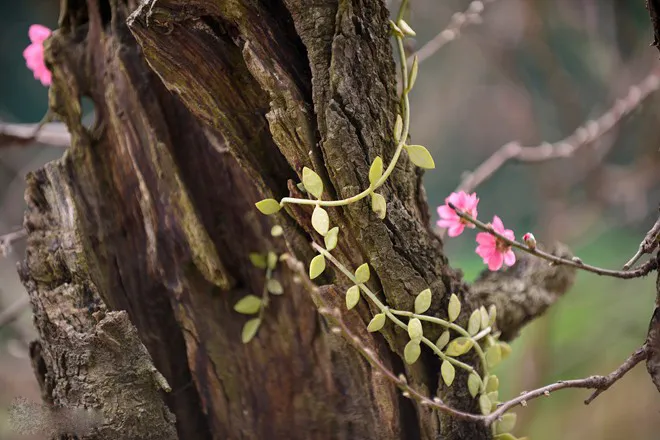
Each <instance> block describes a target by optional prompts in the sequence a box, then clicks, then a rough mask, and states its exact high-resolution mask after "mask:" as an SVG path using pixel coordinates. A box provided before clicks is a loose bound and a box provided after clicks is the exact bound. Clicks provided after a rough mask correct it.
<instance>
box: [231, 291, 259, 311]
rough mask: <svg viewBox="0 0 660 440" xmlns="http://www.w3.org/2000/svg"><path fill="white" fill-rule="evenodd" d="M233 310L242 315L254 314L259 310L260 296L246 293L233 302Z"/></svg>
mask: <svg viewBox="0 0 660 440" xmlns="http://www.w3.org/2000/svg"><path fill="white" fill-rule="evenodd" d="M234 310H235V311H237V312H238V313H242V314H244V315H254V314H255V313H258V312H259V310H261V298H259V297H258V296H254V295H246V296H244V297H243V298H241V299H240V300H239V301H238V302H237V303H236V304H234Z"/></svg>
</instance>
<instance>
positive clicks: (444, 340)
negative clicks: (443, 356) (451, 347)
mask: <svg viewBox="0 0 660 440" xmlns="http://www.w3.org/2000/svg"><path fill="white" fill-rule="evenodd" d="M449 338H450V334H449V330H445V331H444V332H442V334H441V335H440V337H439V338H438V340H437V341H436V342H435V346H436V347H438V349H440V350H442V349H443V348H445V346H446V345H447V344H449Z"/></svg>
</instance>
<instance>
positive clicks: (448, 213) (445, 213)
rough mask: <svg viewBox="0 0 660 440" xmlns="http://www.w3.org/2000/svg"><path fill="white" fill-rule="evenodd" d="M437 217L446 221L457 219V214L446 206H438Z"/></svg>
mask: <svg viewBox="0 0 660 440" xmlns="http://www.w3.org/2000/svg"><path fill="white" fill-rule="evenodd" d="M438 215H439V216H440V217H442V218H447V219H450V218H456V219H458V218H459V217H458V214H456V211H454V210H453V209H451V208H450V207H449V206H447V205H442V206H438Z"/></svg>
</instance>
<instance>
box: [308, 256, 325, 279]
mask: <svg viewBox="0 0 660 440" xmlns="http://www.w3.org/2000/svg"><path fill="white" fill-rule="evenodd" d="M324 270H325V257H324V256H323V255H317V256H316V257H314V258H312V261H311V262H310V263H309V279H310V280H313V279H314V278H316V277H317V276H319V275H321V274H322V273H323V271H324Z"/></svg>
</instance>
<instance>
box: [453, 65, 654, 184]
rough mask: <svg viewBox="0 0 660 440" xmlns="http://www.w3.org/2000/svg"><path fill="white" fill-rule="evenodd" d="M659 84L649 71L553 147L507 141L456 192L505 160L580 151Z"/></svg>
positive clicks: (489, 173)
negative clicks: (620, 95) (525, 145)
mask: <svg viewBox="0 0 660 440" xmlns="http://www.w3.org/2000/svg"><path fill="white" fill-rule="evenodd" d="M659 85H660V68H658V67H655V68H654V69H653V71H652V72H651V73H650V74H649V75H648V76H647V77H646V78H644V79H643V80H642V81H641V82H640V83H639V84H637V85H634V86H632V87H630V89H629V90H628V93H627V95H626V96H625V97H623V98H622V99H619V100H618V101H616V103H615V104H614V105H613V106H612V107H611V108H610V109H609V110H608V111H606V112H605V113H604V114H603V115H601V116H600V117H599V118H598V119H596V120H593V121H588V122H586V123H585V124H584V125H582V126H580V127H578V129H577V130H575V132H573V134H571V135H570V136H568V137H567V138H565V139H562V140H560V141H559V142H555V143H554V144H551V143H548V142H544V143H542V144H541V145H538V146H535V147H524V146H522V145H520V144H519V143H518V142H509V143H507V144H505V145H503V146H502V147H500V148H499V149H498V150H497V151H496V152H495V153H493V155H492V156H490V157H489V158H488V159H486V161H485V162H483V163H482V164H481V165H479V167H477V169H476V170H474V171H473V172H471V173H469V174H467V175H466V176H465V177H464V178H463V180H462V182H461V183H460V185H458V188H457V189H456V190H457V191H465V192H470V191H473V190H474V189H475V188H476V187H477V186H479V185H480V184H482V183H483V182H484V181H485V180H487V179H488V178H490V177H491V176H492V175H493V174H494V173H495V172H496V171H497V170H498V169H500V167H502V165H504V164H505V163H506V162H507V161H509V160H514V159H515V160H517V161H519V162H542V161H546V160H551V159H561V158H568V157H571V156H573V155H574V154H575V152H576V151H578V150H579V149H580V148H582V147H584V146H585V145H589V144H591V143H592V142H594V141H596V140H597V139H599V138H600V137H602V136H603V135H605V134H606V133H607V132H609V131H610V130H611V129H612V128H613V127H615V126H616V124H617V123H619V122H620V121H621V120H622V119H623V117H624V116H626V115H628V114H629V113H630V112H632V111H633V110H635V109H636V108H637V107H638V106H639V105H640V104H641V103H642V101H644V99H646V98H647V97H648V96H649V95H650V94H651V93H653V92H655V91H656V90H657V89H658V86H659Z"/></svg>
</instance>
